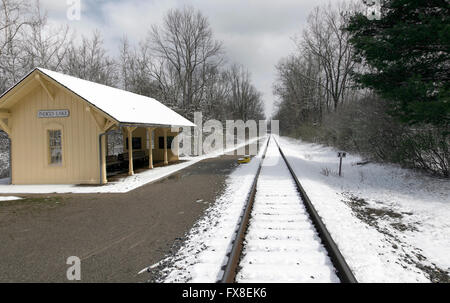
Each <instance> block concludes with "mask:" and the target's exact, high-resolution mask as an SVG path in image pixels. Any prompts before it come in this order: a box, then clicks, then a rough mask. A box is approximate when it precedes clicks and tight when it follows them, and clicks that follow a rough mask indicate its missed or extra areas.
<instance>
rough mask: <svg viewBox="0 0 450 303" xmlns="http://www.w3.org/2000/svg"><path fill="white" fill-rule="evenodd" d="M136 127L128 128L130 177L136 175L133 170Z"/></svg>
mask: <svg viewBox="0 0 450 303" xmlns="http://www.w3.org/2000/svg"><path fill="white" fill-rule="evenodd" d="M135 129H136V127H127V131H128V175H129V176H133V175H134V168H133V131H134V130H135Z"/></svg>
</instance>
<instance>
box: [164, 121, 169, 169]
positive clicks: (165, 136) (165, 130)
mask: <svg viewBox="0 0 450 303" xmlns="http://www.w3.org/2000/svg"><path fill="white" fill-rule="evenodd" d="M163 132H164V165H168V164H169V161H168V157H167V128H164V129H163Z"/></svg>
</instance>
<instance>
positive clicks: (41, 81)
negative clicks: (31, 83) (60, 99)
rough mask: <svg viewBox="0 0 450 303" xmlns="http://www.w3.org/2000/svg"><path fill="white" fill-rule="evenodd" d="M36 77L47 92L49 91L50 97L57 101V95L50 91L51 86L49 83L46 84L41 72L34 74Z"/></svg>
mask: <svg viewBox="0 0 450 303" xmlns="http://www.w3.org/2000/svg"><path fill="white" fill-rule="evenodd" d="M34 78H35V79H36V80H37V81H39V83H40V84H41V86H42V88H43V89H44V90H45V92H46V93H47V95H48V96H49V97H50V99H51V100H52V101H55V96H54V95H53V94H52V92H51V91H50V87H49V85H46V84H45V83H44V80H43V79H42V78H41V76H40V75H39V74H36V76H34Z"/></svg>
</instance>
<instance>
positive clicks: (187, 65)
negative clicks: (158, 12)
mask: <svg viewBox="0 0 450 303" xmlns="http://www.w3.org/2000/svg"><path fill="white" fill-rule="evenodd" d="M115 53H117V54H118V55H117V56H111V55H110V50H108V49H106V47H105V45H104V41H103V38H102V35H101V33H100V32H98V31H94V32H93V34H92V35H91V36H90V37H78V36H77V35H75V34H74V31H73V30H72V29H71V28H70V27H69V26H60V27H54V26H51V25H50V24H49V22H48V21H47V16H46V12H44V11H43V10H42V8H41V7H40V5H39V2H38V1H36V2H31V1H27V0H0V93H1V92H4V91H5V90H7V89H8V88H9V87H11V86H12V85H13V84H14V83H16V82H17V81H19V80H20V79H21V78H22V77H23V76H24V75H25V74H26V73H28V72H29V71H30V70H32V69H33V68H35V67H43V68H48V69H51V70H55V71H60V72H63V73H66V74H69V75H72V76H76V77H79V78H82V79H86V80H90V81H94V82H97V83H101V84H105V85H109V86H114V87H118V88H122V89H125V90H128V91H132V92H135V93H138V94H142V95H146V96H149V97H153V98H155V99H158V100H159V101H161V102H163V103H165V104H166V105H168V106H169V107H171V108H172V109H174V110H176V111H177V112H179V113H180V114H182V115H185V116H186V117H188V118H190V119H192V118H193V114H194V112H195V111H201V112H203V117H204V119H211V118H214V119H217V120H220V121H224V120H226V119H236V120H237V119H242V120H250V119H256V120H259V119H263V118H264V107H263V103H262V97H261V94H260V93H259V92H258V91H257V89H256V88H255V86H254V85H253V84H252V80H251V76H250V74H249V72H248V71H247V69H246V68H245V67H243V66H241V65H237V64H230V63H228V62H227V60H226V54H225V53H224V49H223V46H222V43H221V42H220V41H217V40H216V39H215V38H214V35H213V32H212V29H211V27H210V24H209V22H208V19H207V18H206V17H205V16H204V15H202V13H201V12H200V11H198V10H195V9H194V8H191V7H186V8H183V9H173V10H170V11H168V12H167V14H166V15H165V17H164V21H163V23H162V24H160V25H154V26H152V27H151V28H149V29H148V33H147V35H146V36H145V37H142V40H141V41H139V43H130V41H129V40H128V39H127V37H126V36H124V37H123V39H122V40H121V43H120V45H117V50H116V52H115ZM124 102H126V100H124Z"/></svg>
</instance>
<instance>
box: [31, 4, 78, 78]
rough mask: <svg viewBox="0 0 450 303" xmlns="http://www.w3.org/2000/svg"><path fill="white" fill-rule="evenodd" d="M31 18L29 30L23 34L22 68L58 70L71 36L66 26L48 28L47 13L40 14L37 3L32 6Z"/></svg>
mask: <svg viewBox="0 0 450 303" xmlns="http://www.w3.org/2000/svg"><path fill="white" fill-rule="evenodd" d="M32 18H33V22H32V23H31V24H30V27H29V29H27V31H25V32H24V39H25V41H26V43H24V45H23V50H24V51H25V56H24V57H23V58H22V61H23V62H22V66H23V67H24V68H25V69H26V70H31V69H33V68H34V67H44V68H49V69H52V70H59V69H60V66H61V64H62V61H63V60H64V58H65V55H66V53H67V51H68V49H69V41H70V40H72V38H73V34H72V33H71V31H70V30H69V27H68V25H65V26H60V27H58V28H56V27H55V28H52V27H50V26H49V25H48V22H47V13H46V12H42V10H41V7H40V4H39V1H36V3H35V5H34V6H33V12H32Z"/></svg>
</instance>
